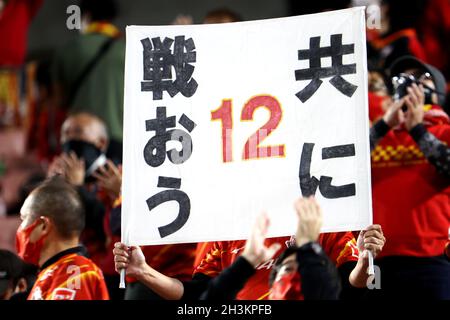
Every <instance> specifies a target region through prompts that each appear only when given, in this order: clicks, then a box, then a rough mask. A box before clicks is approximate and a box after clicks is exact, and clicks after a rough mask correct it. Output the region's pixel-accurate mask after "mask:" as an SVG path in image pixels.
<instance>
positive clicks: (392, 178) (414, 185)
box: [371, 106, 450, 257]
mask: <svg viewBox="0 0 450 320" xmlns="http://www.w3.org/2000/svg"><path fill="white" fill-rule="evenodd" d="M424 125H425V127H426V128H427V129H428V131H429V132H430V133H432V134H433V135H435V136H436V138H438V139H439V140H441V141H442V142H444V143H446V144H447V145H450V121H449V119H448V116H446V115H445V114H444V113H443V111H442V110H441V109H440V108H439V107H435V106H433V107H431V106H429V107H428V111H426V113H425V119H424ZM371 158H372V194H373V214H374V223H377V224H380V225H381V226H382V227H383V233H384V235H385V237H386V244H385V246H384V248H383V251H382V252H381V254H380V256H379V257H383V256H395V255H405V256H416V257H431V256H438V255H442V254H443V253H444V248H445V245H446V243H447V241H448V233H449V227H450V181H449V178H448V177H446V176H445V175H442V174H439V173H438V172H437V170H436V168H435V167H434V166H433V165H432V164H431V163H430V162H429V161H428V160H427V159H426V157H425V156H424V154H423V153H422V152H421V150H420V149H419V146H418V145H417V144H416V142H415V141H414V140H413V138H412V137H411V136H410V135H409V133H408V132H407V131H406V130H405V129H403V128H401V127H398V128H394V129H393V130H390V131H389V132H388V133H387V134H386V136H384V138H383V139H381V140H380V143H379V144H378V145H377V146H376V147H375V148H374V150H373V151H372V155H371Z"/></svg>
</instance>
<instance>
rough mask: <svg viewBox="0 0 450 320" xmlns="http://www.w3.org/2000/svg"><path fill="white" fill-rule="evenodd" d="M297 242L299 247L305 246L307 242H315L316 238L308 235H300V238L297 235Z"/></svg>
mask: <svg viewBox="0 0 450 320" xmlns="http://www.w3.org/2000/svg"><path fill="white" fill-rule="evenodd" d="M295 242H296V244H297V247H298V248H300V247H302V246H304V245H305V244H307V243H310V242H314V240H312V239H311V238H308V237H299V238H298V237H296V241H295Z"/></svg>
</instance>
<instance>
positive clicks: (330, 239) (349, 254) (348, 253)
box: [319, 232, 359, 267]
mask: <svg viewBox="0 0 450 320" xmlns="http://www.w3.org/2000/svg"><path fill="white" fill-rule="evenodd" d="M319 243H320V245H321V246H322V248H323V250H324V251H325V253H326V254H327V255H328V257H329V258H330V259H331V261H333V262H334V263H335V264H336V267H340V266H341V265H342V264H344V263H346V262H350V261H358V256H359V253H358V248H357V246H356V239H355V237H354V236H353V234H352V233H351V232H337V233H322V234H321V235H320V237H319Z"/></svg>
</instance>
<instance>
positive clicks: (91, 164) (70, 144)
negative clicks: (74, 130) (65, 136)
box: [62, 140, 106, 182]
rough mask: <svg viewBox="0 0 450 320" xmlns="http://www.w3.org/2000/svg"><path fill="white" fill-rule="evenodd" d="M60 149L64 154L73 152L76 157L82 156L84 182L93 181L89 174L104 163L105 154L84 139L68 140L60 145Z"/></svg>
mask: <svg viewBox="0 0 450 320" xmlns="http://www.w3.org/2000/svg"><path fill="white" fill-rule="evenodd" d="M62 151H63V152H64V153H66V154H69V153H70V152H74V153H75V154H76V155H77V157H78V158H83V160H84V165H85V168H86V177H85V182H92V181H95V178H94V177H92V176H91V175H92V174H93V173H94V172H95V170H97V169H98V168H99V167H101V166H103V165H104V164H105V163H106V156H105V154H104V153H103V152H102V151H101V150H100V149H99V148H97V147H96V146H95V145H93V144H92V143H89V142H86V141H82V140H69V141H67V142H66V143H64V144H63V145H62Z"/></svg>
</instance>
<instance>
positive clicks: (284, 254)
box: [269, 246, 297, 287]
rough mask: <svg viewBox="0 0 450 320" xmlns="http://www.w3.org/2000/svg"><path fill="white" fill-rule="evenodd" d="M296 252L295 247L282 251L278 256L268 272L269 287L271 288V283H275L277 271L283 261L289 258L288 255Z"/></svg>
mask: <svg viewBox="0 0 450 320" xmlns="http://www.w3.org/2000/svg"><path fill="white" fill-rule="evenodd" d="M296 252H297V247H296V246H293V247H288V248H287V249H286V250H284V251H283V252H282V253H281V254H280V256H279V257H278V259H277V261H276V262H275V265H274V266H273V268H272V270H271V271H270V275H269V287H271V286H272V284H273V282H274V281H275V278H276V277H277V274H278V270H279V269H280V267H281V265H282V264H283V261H284V259H286V258H287V257H289V256H290V255H292V254H294V253H296Z"/></svg>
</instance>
